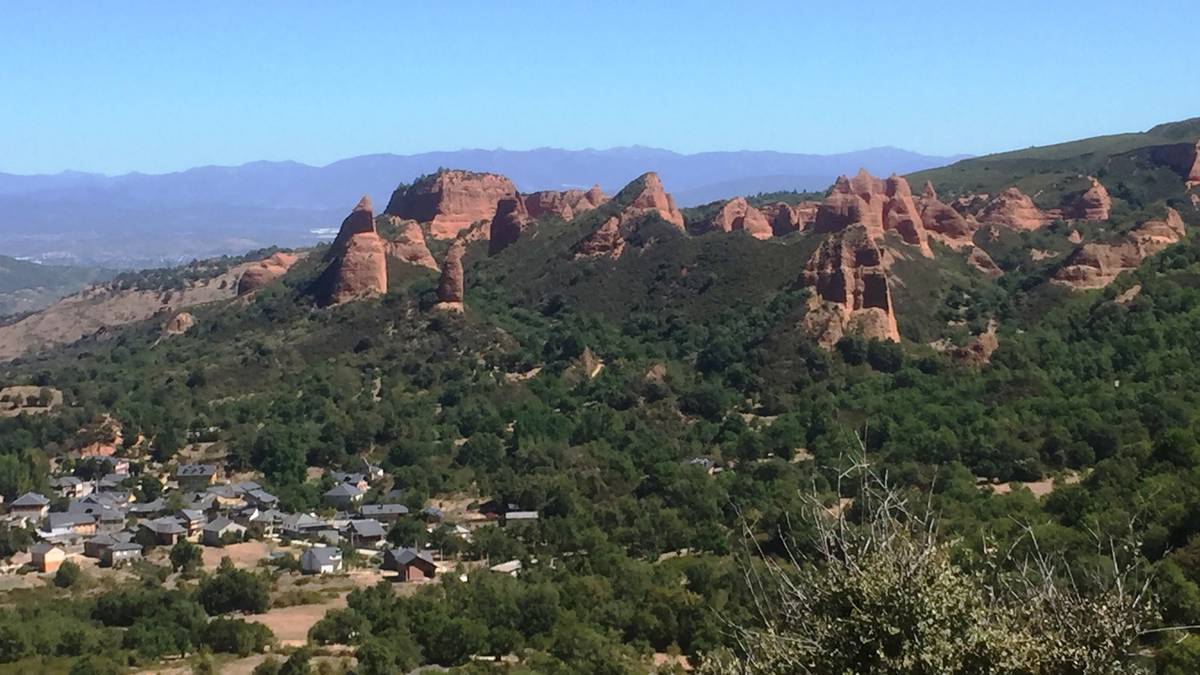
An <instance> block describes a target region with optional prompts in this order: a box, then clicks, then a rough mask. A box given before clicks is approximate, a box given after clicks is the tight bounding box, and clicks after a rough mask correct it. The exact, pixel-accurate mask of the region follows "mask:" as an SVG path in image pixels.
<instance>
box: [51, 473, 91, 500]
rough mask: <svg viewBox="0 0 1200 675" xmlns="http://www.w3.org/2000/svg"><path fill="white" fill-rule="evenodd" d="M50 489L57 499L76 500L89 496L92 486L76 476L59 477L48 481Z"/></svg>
mask: <svg viewBox="0 0 1200 675" xmlns="http://www.w3.org/2000/svg"><path fill="white" fill-rule="evenodd" d="M50 487H52V488H54V491H55V493H57V494H58V496H59V497H65V498H66V499H78V498H79V497H85V496H87V495H88V494H90V493H91V491H92V489H93V487H94V486H93V485H92V483H91V482H90V481H85V480H83V479H82V478H79V477H78V476H59V477H58V478H55V479H54V480H52V481H50Z"/></svg>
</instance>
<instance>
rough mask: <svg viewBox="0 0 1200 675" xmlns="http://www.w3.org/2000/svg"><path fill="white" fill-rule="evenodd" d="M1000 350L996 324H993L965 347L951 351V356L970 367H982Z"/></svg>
mask: <svg viewBox="0 0 1200 675" xmlns="http://www.w3.org/2000/svg"><path fill="white" fill-rule="evenodd" d="M999 348H1000V339H999V338H997V337H996V324H995V323H992V324H991V325H989V326H988V329H987V330H986V331H985V332H983V333H980V334H979V335H976V336H975V337H974V338H972V339H971V341H970V342H968V343H967V344H966V345H965V346H963V347H957V348H955V349H953V350H951V351H950V356H951V357H952V358H954V359H955V360H956V361H959V362H960V363H964V364H966V365H968V366H982V365H986V364H987V363H988V362H989V361H991V360H992V354H994V353H995V352H996V350H997V349H999Z"/></svg>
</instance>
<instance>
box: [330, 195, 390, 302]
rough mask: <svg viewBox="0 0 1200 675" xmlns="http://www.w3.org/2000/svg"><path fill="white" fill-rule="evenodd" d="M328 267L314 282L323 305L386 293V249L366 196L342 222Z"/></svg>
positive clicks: (331, 249) (332, 247) (331, 250)
mask: <svg viewBox="0 0 1200 675" xmlns="http://www.w3.org/2000/svg"><path fill="white" fill-rule="evenodd" d="M327 258H328V260H329V267H327V268H326V270H325V272H324V274H322V275H321V278H320V279H318V281H317V299H318V301H319V302H320V303H321V304H322V305H337V304H341V303H343V302H349V301H351V300H356V299H359V298H364V297H368V296H371V295H378V294H381V293H386V292H387V248H386V247H385V245H384V242H383V239H381V238H380V237H379V234H378V233H377V232H376V231H375V219H374V216H373V215H372V207H371V199H370V198H369V197H367V196H365V195H364V196H363V198H362V199H361V200H360V201H359V202H358V205H357V206H355V207H354V210H353V211H352V212H351V213H350V215H349V216H347V217H346V219H345V220H344V221H342V227H341V229H340V230H338V235H337V238H336V239H334V241H333V245H332V246H331V247H330V249H329V253H328V254H327Z"/></svg>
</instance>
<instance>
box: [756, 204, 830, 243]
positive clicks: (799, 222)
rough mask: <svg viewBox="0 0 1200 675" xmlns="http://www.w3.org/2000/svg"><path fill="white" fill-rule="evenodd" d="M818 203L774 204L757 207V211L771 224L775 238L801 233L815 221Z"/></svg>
mask: <svg viewBox="0 0 1200 675" xmlns="http://www.w3.org/2000/svg"><path fill="white" fill-rule="evenodd" d="M820 208H821V203H820V202H810V201H803V202H800V203H799V204H796V205H794V206H793V205H791V204H787V203H785V202H775V203H774V204H766V205H764V206H761V207H759V211H762V214H763V215H764V216H766V218H767V222H769V223H771V231H772V233H773V234H774V235H775V236H776V237H782V236H785V235H788V234H791V233H793V232H802V231H804V230H806V229H808V228H810V227H812V225H813V223H815V222H816V220H817V210H818V209H820Z"/></svg>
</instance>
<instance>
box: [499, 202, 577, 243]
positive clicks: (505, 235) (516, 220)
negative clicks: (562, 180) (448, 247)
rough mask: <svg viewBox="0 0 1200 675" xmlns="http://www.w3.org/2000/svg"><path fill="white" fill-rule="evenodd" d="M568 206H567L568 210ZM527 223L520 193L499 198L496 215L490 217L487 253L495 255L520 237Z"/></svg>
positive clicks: (527, 218)
mask: <svg viewBox="0 0 1200 675" xmlns="http://www.w3.org/2000/svg"><path fill="white" fill-rule="evenodd" d="M539 194H545V193H539ZM559 194H561V193H559ZM581 194H582V193H581ZM570 208H571V207H570V206H567V209H568V211H569V210H570ZM568 220H569V218H568ZM528 224H529V214H528V213H526V211H525V202H524V201H522V199H521V197H520V195H517V196H514V197H505V198H503V199H501V200H500V202H499V203H498V204H497V205H496V215H495V217H493V218H492V224H491V228H490V230H489V233H488V255H496V254H497V253H499V252H500V251H503V250H504V249H505V248H507V247H508V246H509V245H510V244H512V243H513V242H515V241H516V240H517V239H520V237H521V233H522V232H524V231H525V227H526V225H528Z"/></svg>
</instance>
